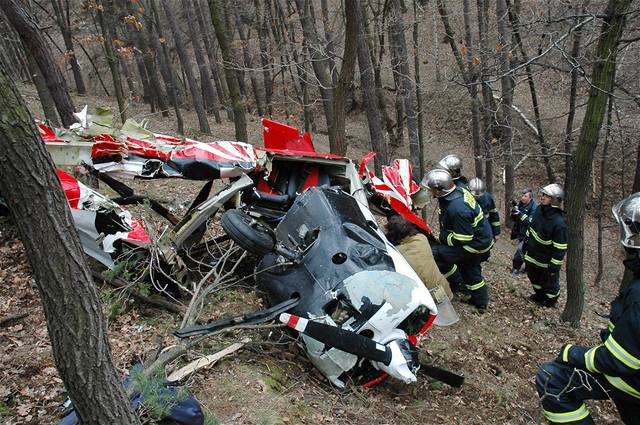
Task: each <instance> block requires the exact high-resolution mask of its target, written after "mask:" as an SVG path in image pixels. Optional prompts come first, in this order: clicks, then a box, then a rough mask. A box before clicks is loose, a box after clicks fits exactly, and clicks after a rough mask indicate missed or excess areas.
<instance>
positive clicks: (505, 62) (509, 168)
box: [496, 0, 514, 225]
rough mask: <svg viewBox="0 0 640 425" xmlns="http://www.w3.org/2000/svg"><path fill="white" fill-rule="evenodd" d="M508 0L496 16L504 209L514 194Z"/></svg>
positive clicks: (500, 0)
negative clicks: (500, 74)
mask: <svg viewBox="0 0 640 425" xmlns="http://www.w3.org/2000/svg"><path fill="white" fill-rule="evenodd" d="M507 15H508V13H507V3H506V0H497V1H496V16H497V18H498V33H499V35H500V37H499V46H500V71H501V72H502V74H503V77H502V78H501V79H500V83H501V84H500V85H501V88H502V97H501V102H500V111H501V113H500V115H501V117H502V119H501V122H500V126H501V129H500V130H501V131H500V133H501V140H500V146H501V147H502V156H503V161H504V178H505V181H504V204H503V205H504V211H509V209H510V208H511V199H513V198H512V197H513V195H514V169H513V152H512V137H513V129H512V128H511V104H512V100H513V78H512V76H511V75H510V71H511V62H510V61H509V53H510V50H511V43H510V38H511V37H510V34H509V17H508V16H507ZM506 224H507V225H511V223H510V220H509V216H508V215H507V216H506Z"/></svg>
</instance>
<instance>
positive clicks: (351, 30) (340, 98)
mask: <svg viewBox="0 0 640 425" xmlns="http://www.w3.org/2000/svg"><path fill="white" fill-rule="evenodd" d="M356 7H358V3H357V1H356V0H345V3H344V14H345V20H346V24H345V25H346V33H345V38H344V53H343V56H342V57H343V59H342V66H341V68H340V76H339V77H338V85H337V86H336V91H335V93H334V95H333V113H334V114H335V116H334V119H333V127H332V130H333V132H334V134H333V137H330V138H329V140H332V141H333V144H332V145H331V153H333V154H336V155H342V156H344V155H345V154H346V153H347V140H346V134H345V131H344V127H345V117H346V114H347V113H346V111H345V105H346V102H347V95H348V94H349V89H350V88H351V84H352V83H353V73H354V70H355V67H356V53H357V51H356V37H357V36H358V22H357V17H356Z"/></svg>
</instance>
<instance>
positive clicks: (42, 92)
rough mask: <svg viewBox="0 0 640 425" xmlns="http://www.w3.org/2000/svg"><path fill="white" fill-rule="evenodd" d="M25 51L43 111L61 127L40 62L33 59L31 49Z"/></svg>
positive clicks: (54, 123) (53, 122)
mask: <svg viewBox="0 0 640 425" xmlns="http://www.w3.org/2000/svg"><path fill="white" fill-rule="evenodd" d="M24 53H25V55H26V57H27V64H28V65H29V71H30V73H31V79H32V80H33V84H34V85H35V86H36V91H37V92H38V97H39V98H40V104H41V105H42V112H44V117H45V119H47V120H48V121H50V122H51V124H53V125H54V126H56V127H60V120H59V119H58V113H57V112H56V104H55V102H54V101H53V98H52V97H51V93H49V88H48V87H47V82H46V81H45V80H44V77H43V76H42V72H40V68H38V64H37V63H36V61H35V59H33V56H32V55H31V53H30V52H29V49H25V50H24Z"/></svg>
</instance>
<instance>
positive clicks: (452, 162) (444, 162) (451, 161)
mask: <svg viewBox="0 0 640 425" xmlns="http://www.w3.org/2000/svg"><path fill="white" fill-rule="evenodd" d="M438 167H439V168H442V169H443V170H447V171H448V172H449V174H451V177H452V178H453V182H454V183H455V184H456V186H457V187H467V185H468V184H469V180H468V179H467V178H466V177H465V176H463V175H462V158H460V157H459V156H458V155H447V156H445V157H444V158H442V159H441V160H440V162H438Z"/></svg>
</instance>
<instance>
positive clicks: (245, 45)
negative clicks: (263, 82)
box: [233, 5, 264, 117]
mask: <svg viewBox="0 0 640 425" xmlns="http://www.w3.org/2000/svg"><path fill="white" fill-rule="evenodd" d="M233 13H234V15H235V21H236V27H237V28H238V35H239V36H240V41H242V56H243V59H244V67H245V69H247V72H248V73H249V81H251V89H252V90H253V97H254V98H255V100H256V108H257V109H258V115H260V116H261V117H262V116H264V105H263V104H262V97H261V96H260V86H259V85H258V78H257V77H256V72H255V71H254V69H253V59H252V58H251V52H249V37H248V36H247V33H246V32H245V28H244V22H242V16H241V15H240V11H239V10H238V5H235V6H234V7H233Z"/></svg>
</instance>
